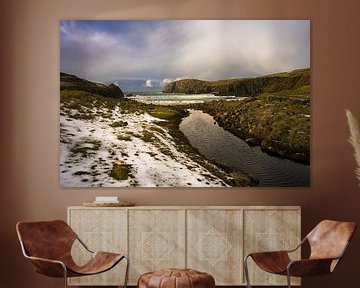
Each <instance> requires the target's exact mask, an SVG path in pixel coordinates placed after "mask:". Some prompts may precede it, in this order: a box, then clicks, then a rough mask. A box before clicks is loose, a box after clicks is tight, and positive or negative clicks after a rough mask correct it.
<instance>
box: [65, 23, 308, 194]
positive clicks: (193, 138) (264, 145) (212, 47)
mask: <svg viewBox="0 0 360 288" xmlns="http://www.w3.org/2000/svg"><path fill="white" fill-rule="evenodd" d="M60 70H61V71H60V185H61V186H62V187H248V186H269V187H304V186H309V185H310V122H311V117H310V91H311V89H310V21H309V20H61V21H60Z"/></svg>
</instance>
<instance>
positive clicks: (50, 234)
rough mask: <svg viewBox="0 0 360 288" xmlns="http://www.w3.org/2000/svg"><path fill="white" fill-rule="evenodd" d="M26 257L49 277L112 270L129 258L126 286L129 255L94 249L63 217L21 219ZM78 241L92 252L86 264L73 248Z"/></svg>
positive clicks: (23, 247)
mask: <svg viewBox="0 0 360 288" xmlns="http://www.w3.org/2000/svg"><path fill="white" fill-rule="evenodd" d="M16 231H17V234H18V237H19V241H20V245H21V249H22V252H23V254H24V256H25V257H26V258H28V259H30V260H31V262H32V264H33V265H34V268H35V271H36V272H38V273H41V274H43V275H46V276H50V277H59V278H64V285H65V288H66V287H67V277H78V276H88V275H93V274H98V273H102V272H105V271H108V270H110V269H112V268H113V267H114V266H115V265H116V264H118V263H119V262H120V261H121V260H123V259H125V260H126V261H127V265H126V272H125V281H124V288H126V285H127V279H128V271H129V258H128V257H127V256H126V255H125V254H116V253H109V252H95V253H94V252H93V251H91V250H90V249H89V248H88V247H87V246H86V245H85V244H84V243H83V242H82V241H81V240H80V238H79V237H78V235H76V233H75V232H74V231H73V230H72V229H71V227H70V226H69V225H67V224H66V222H64V221H62V220H54V221H40V222H19V223H17V225H16ZM76 240H78V241H79V242H80V243H81V244H82V245H83V246H84V248H85V249H86V250H87V251H89V253H91V254H92V257H91V259H90V260H89V261H88V262H87V263H86V264H85V265H83V266H78V265H77V264H76V263H75V262H74V260H73V258H72V256H71V247H72V245H73V243H74V242H75V241H76Z"/></svg>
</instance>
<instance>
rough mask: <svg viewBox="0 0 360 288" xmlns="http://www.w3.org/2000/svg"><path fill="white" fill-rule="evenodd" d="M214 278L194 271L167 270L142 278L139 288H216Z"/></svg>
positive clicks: (145, 275) (150, 273)
mask: <svg viewBox="0 0 360 288" xmlns="http://www.w3.org/2000/svg"><path fill="white" fill-rule="evenodd" d="M214 287H215V280H214V277H213V276H211V275H210V274H208V273H205V272H199V271H196V270H192V269H166V270H159V271H154V272H148V273H145V274H143V275H141V276H140V278H139V281H138V288H214Z"/></svg>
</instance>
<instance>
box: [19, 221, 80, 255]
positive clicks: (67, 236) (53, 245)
mask: <svg viewBox="0 0 360 288" xmlns="http://www.w3.org/2000/svg"><path fill="white" fill-rule="evenodd" d="M16 231H17V233H18V237H19V240H20V241H22V242H23V243H24V246H25V249H26V251H27V252H28V253H29V255H30V256H34V257H41V258H47V259H57V260H61V259H66V258H68V257H69V256H70V255H71V247H72V245H73V243H74V241H75V239H76V234H75V232H74V231H73V230H72V229H71V228H70V226H69V225H67V224H66V222H64V221H62V220H54V221H40V222H19V223H17V225H16Z"/></svg>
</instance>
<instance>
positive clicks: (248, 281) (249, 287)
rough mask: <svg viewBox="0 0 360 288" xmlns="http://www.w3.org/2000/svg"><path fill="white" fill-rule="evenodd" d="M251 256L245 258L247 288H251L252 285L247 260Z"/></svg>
mask: <svg viewBox="0 0 360 288" xmlns="http://www.w3.org/2000/svg"><path fill="white" fill-rule="evenodd" d="M249 256H250V255H247V256H246V257H245V258H244V272H245V279H246V287H247V288H251V285H250V279H249V269H248V265H247V259H248V258H249Z"/></svg>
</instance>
